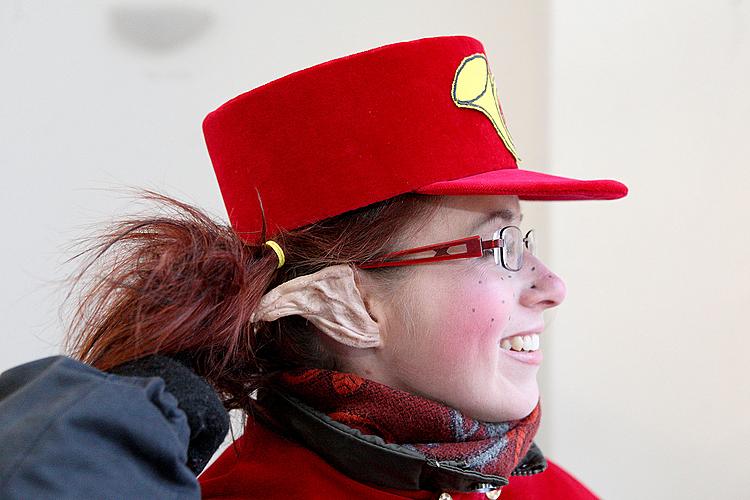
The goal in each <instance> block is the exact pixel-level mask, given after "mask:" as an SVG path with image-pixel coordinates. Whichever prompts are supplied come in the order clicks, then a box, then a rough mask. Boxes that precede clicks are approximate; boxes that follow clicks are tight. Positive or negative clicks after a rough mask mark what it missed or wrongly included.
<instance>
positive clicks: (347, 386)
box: [277, 369, 541, 478]
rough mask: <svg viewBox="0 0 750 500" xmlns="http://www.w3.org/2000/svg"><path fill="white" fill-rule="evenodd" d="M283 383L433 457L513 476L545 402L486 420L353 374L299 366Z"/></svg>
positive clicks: (357, 425) (312, 402)
mask: <svg viewBox="0 0 750 500" xmlns="http://www.w3.org/2000/svg"><path fill="white" fill-rule="evenodd" d="M277 384H278V385H279V387H280V388H281V389H282V390H283V391H284V392H286V393H288V394H290V395H292V396H294V397H296V398H298V399H300V400H301V401H302V402H304V403H306V404H308V405H309V406H312V407H313V408H315V409H317V410H318V411H321V412H323V413H325V414H327V415H328V416H329V417H330V418H331V419H333V420H335V421H337V422H340V423H342V424H344V425H347V426H349V427H351V428H354V429H358V430H359V431H361V432H362V433H364V434H370V435H375V436H379V437H381V438H382V439H383V440H384V441H386V442H387V443H394V444H399V445H402V446H405V447H407V448H411V449H413V450H416V451H418V452H420V453H422V454H423V455H425V456H426V457H427V458H430V459H433V460H438V461H455V462H459V463H460V464H461V465H462V466H463V467H465V468H469V469H472V470H476V471H479V472H482V473H485V474H493V475H498V476H503V477H505V478H508V477H510V473H511V472H512V471H513V469H515V467H516V465H517V464H518V462H519V461H520V460H521V459H522V458H523V457H524V456H525V455H526V452H527V451H528V450H529V447H530V446H531V442H532V440H533V438H534V436H535V435H536V432H537V429H538V428H539V420H540V418H541V409H540V406H539V403H537V405H536V407H535V408H534V409H533V410H532V412H531V413H530V414H529V415H528V416H526V417H524V418H522V419H520V420H512V421H507V422H500V423H491V422H481V421H478V420H474V419H471V418H469V417H466V416H464V415H463V414H461V412H460V411H458V410H456V409H454V408H451V407H449V406H446V405H444V404H442V403H438V402H436V401H432V400H430V399H427V398H424V397H421V396H417V395H414V394H411V393H408V392H405V391H402V390H399V389H394V388H393V387H389V386H386V385H383V384H380V383H378V382H374V381H372V380H368V379H365V378H362V377H360V376H358V375H355V374H353V373H343V372H336V371H331V370H320V369H306V370H303V369H299V370H293V371H289V372H285V373H283V374H282V375H281V376H279V378H278V379H277Z"/></svg>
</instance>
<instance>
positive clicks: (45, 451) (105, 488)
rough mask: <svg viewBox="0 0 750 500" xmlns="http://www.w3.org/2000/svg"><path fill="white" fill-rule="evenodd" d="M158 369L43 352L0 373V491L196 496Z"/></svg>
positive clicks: (172, 403)
mask: <svg viewBox="0 0 750 500" xmlns="http://www.w3.org/2000/svg"><path fill="white" fill-rule="evenodd" d="M177 405H178V402H177V400H176V399H175V398H174V397H173V396H172V395H171V394H170V393H169V392H167V391H166V390H165V384H164V380H162V379H161V378H160V377H126V376H119V375H114V374H110V373H104V372H102V371H99V370H97V369H95V368H93V367H91V366H89V365H86V364H84V363H81V362H79V361H76V360H74V359H72V358H69V357H65V356H51V357H48V358H43V359H39V360H36V361H32V362H29V363H26V364H23V365H19V366H17V367H14V368H12V369H10V370H8V371H6V372H4V373H2V374H0V450H1V451H0V498H3V499H6V498H7V499H21V498H23V499H27V498H35V499H36V498H39V499H45V498H55V499H67V498H71V499H73V498H75V499H80V498H160V499H161V498H164V499H170V498H175V499H177V498H179V499H190V498H200V486H199V485H198V481H197V479H196V478H195V475H194V474H193V473H192V471H191V470H190V469H189V468H188V467H187V465H186V459H187V449H188V443H189V439H190V427H189V426H188V422H187V418H186V416H185V413H184V412H183V411H182V410H181V409H180V408H179V407H178V406H177Z"/></svg>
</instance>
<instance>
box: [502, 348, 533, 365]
mask: <svg viewBox="0 0 750 500" xmlns="http://www.w3.org/2000/svg"><path fill="white" fill-rule="evenodd" d="M500 350H501V351H502V352H503V353H504V354H506V355H507V356H510V357H511V358H513V359H515V360H516V361H519V362H521V363H525V364H527V365H541V364H542V360H543V359H544V355H543V354H542V349H541V348H540V349H538V350H536V351H531V352H519V351H509V350H507V349H503V348H502V347H500Z"/></svg>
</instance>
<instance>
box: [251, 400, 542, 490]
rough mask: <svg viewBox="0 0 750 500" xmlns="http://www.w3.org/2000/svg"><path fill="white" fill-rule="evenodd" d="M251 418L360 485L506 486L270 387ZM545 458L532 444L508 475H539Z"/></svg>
mask: <svg viewBox="0 0 750 500" xmlns="http://www.w3.org/2000/svg"><path fill="white" fill-rule="evenodd" d="M257 406H258V409H259V410H260V411H258V412H256V418H260V419H261V420H263V421H264V423H265V424H266V425H270V426H272V427H273V428H274V430H276V432H279V433H281V434H284V435H286V436H288V437H290V438H292V439H295V440H297V441H299V442H301V443H302V444H303V445H305V446H306V447H307V448H309V449H311V450H313V451H314V452H315V453H317V454H318V455H320V456H321V457H323V459H325V460H326V461H327V462H328V463H330V464H331V465H332V466H333V467H335V468H336V469H338V470H339V471H341V472H342V473H344V474H346V475H347V476H349V477H351V478H353V479H355V480H357V481H360V482H364V483H371V484H374V485H377V486H381V487H387V488H395V489H403V490H427V491H455V492H477V491H486V490H487V489H488V488H493V489H495V488H500V487H502V486H505V485H506V484H508V479H507V478H505V477H502V476H496V475H491V474H483V473H481V472H477V471H475V470H471V469H467V468H464V467H462V465H463V464H462V463H459V462H438V461H436V460H432V459H428V458H427V457H425V456H424V455H422V454H421V453H419V452H417V451H414V450H410V449H409V448H406V447H404V446H400V445H397V444H391V443H386V442H385V441H383V440H382V439H381V438H380V437H378V436H371V435H366V434H362V433H361V432H360V431H359V430H357V429H352V428H351V427H349V426H346V425H344V424H342V423H340V422H336V421H335V420H332V419H331V418H330V417H328V415H326V414H324V413H322V412H319V411H317V410H315V409H314V408H312V407H310V406H308V405H306V404H305V403H303V402H301V401H299V400H298V399H296V398H294V397H292V396H290V395H288V394H285V393H282V392H280V391H278V390H276V389H265V390H259V391H258V399H257ZM546 468H547V460H546V459H545V458H544V456H543V455H542V452H541V450H540V449H539V447H538V446H537V445H536V444H535V443H533V442H532V444H531V447H530V448H529V451H528V453H527V454H526V456H525V457H524V458H523V460H521V462H520V463H519V464H518V466H516V468H515V469H514V470H513V472H511V476H521V475H523V476H529V475H532V474H538V473H540V472H543V471H544V470H545V469H546Z"/></svg>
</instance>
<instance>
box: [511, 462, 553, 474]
mask: <svg viewBox="0 0 750 500" xmlns="http://www.w3.org/2000/svg"><path fill="white" fill-rule="evenodd" d="M545 470H547V468H546V467H545V466H544V465H536V466H534V467H527V468H524V467H519V468H516V469H515V470H514V471H513V472H511V473H510V475H511V476H533V475H534V474H539V473H540V472H544V471H545Z"/></svg>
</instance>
